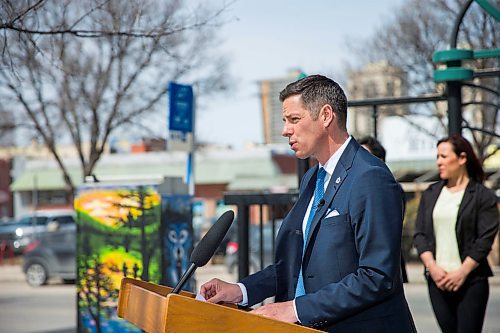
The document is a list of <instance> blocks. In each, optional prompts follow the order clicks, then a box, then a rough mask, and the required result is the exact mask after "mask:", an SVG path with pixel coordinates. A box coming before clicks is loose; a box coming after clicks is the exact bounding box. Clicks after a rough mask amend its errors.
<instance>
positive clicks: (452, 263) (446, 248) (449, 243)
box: [432, 186, 464, 272]
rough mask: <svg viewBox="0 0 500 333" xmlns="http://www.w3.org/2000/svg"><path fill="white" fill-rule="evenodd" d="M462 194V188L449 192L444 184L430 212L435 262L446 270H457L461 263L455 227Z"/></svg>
mask: <svg viewBox="0 0 500 333" xmlns="http://www.w3.org/2000/svg"><path fill="white" fill-rule="evenodd" d="M463 196H464V190H462V191H458V192H450V191H449V190H448V188H447V187H446V186H443V189H442V190H441V194H439V198H438V199H437V201H436V205H435V206H434V211H433V212H432V220H433V225H434V238H435V239H436V263H437V264H438V265H439V266H440V267H442V268H443V269H444V270H445V271H447V272H449V271H454V270H457V269H458V268H459V267H460V266H461V265H462V260H461V259H460V253H459V252H458V243H457V237H456V231H455V227H456V224H457V216H458V208H459V207H460V202H462V198H463Z"/></svg>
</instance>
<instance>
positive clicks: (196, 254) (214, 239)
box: [190, 210, 234, 267]
mask: <svg viewBox="0 0 500 333" xmlns="http://www.w3.org/2000/svg"><path fill="white" fill-rule="evenodd" d="M233 219H234V212H233V211H232V210H228V211H227V212H225V213H224V214H222V215H221V217H219V219H218V220H217V222H215V224H214V225H213V226H212V227H211V228H210V229H209V230H208V231H207V233H206V234H205V236H203V238H202V239H201V240H200V241H199V243H198V245H197V246H196V247H195V248H194V250H193V252H191V258H190V260H191V262H192V263H193V264H195V265H196V267H202V266H205V265H206V263H207V262H208V261H209V260H210V258H212V256H213V255H214V253H215V250H217V247H218V246H219V244H220V243H221V242H222V240H223V239H224V236H226V234H227V231H228V230H229V227H230V226H231V223H232V222H233Z"/></svg>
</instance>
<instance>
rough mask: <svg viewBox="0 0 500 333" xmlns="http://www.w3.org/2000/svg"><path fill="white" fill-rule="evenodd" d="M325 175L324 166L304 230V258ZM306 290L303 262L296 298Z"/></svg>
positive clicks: (319, 171) (319, 174) (323, 191)
mask: <svg viewBox="0 0 500 333" xmlns="http://www.w3.org/2000/svg"><path fill="white" fill-rule="evenodd" d="M325 175H326V171H325V169H323V168H320V169H319V170H318V175H317V176H316V187H315V189H314V199H313V204H312V206H311V211H310V213H309V217H308V218H307V224H306V229H305V232H304V247H303V248H302V258H304V252H305V250H306V242H307V236H308V235H309V229H310V228H311V222H312V220H313V217H314V214H315V213H316V209H317V208H318V204H319V202H320V201H321V199H323V195H324V194H325ZM301 262H302V261H301ZM305 293H306V290H305V288H304V277H303V276H302V264H301V265H300V271H299V279H298V280H297V288H296V289H295V298H297V297H299V296H302V295H305Z"/></svg>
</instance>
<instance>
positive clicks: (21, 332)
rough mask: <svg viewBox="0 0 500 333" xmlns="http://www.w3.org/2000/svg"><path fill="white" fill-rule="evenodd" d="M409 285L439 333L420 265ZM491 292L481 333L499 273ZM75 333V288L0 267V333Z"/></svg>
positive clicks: (429, 330)
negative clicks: (39, 282) (31, 282)
mask: <svg viewBox="0 0 500 333" xmlns="http://www.w3.org/2000/svg"><path fill="white" fill-rule="evenodd" d="M408 272H409V277H410V281H411V283H409V284H405V291H406V296H407V299H408V303H409V305H410V308H411V311H412V313H413V317H414V319H415V322H416V325H417V329H418V331H419V332H425V333H438V332H439V329H438V328H437V324H436V322H435V320H434V316H433V314H432V311H431V309H430V303H429V300H428V296H427V288H426V286H425V284H424V282H423V277H422V274H421V272H422V270H421V266H420V265H419V264H411V265H408ZM212 277H218V278H221V279H226V280H229V281H235V279H236V275H235V274H228V273H227V268H226V267H225V266H224V265H222V264H210V263H209V264H208V265H207V266H205V267H202V268H199V269H198V270H197V272H196V279H197V282H198V284H200V283H203V282H205V281H208V280H209V279H210V278H212ZM490 283H491V291H490V300H489V303H488V310H487V315H486V322H485V327H484V330H483V331H484V332H486V333H499V332H500V272H499V271H498V269H497V276H496V277H494V278H493V279H491V280H490ZM35 332H43V333H70V332H71V333H74V332H76V291H75V286H74V285H65V284H63V283H62V282H61V281H59V280H52V281H50V282H49V284H48V285H47V286H43V287H39V288H33V287H30V286H28V284H27V283H26V282H25V281H24V276H23V274H22V272H21V268H20V266H19V265H18V264H16V265H8V264H5V263H4V265H3V266H0V333H35Z"/></svg>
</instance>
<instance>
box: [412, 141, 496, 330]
mask: <svg viewBox="0 0 500 333" xmlns="http://www.w3.org/2000/svg"><path fill="white" fill-rule="evenodd" d="M436 164H437V167H438V170H439V176H440V178H441V180H440V181H439V182H437V183H434V184H432V185H431V186H429V188H428V189H427V190H426V191H425V192H424V193H423V194H422V198H421V201H420V206H419V209H418V215H417V221H416V227H415V235H414V243H415V247H416V248H417V250H418V254H419V256H420V259H421V260H422V262H423V264H424V266H425V271H426V277H427V281H428V287H429V296H430V299H431V304H432V308H433V310H434V314H435V315H436V319H437V321H438V324H439V326H440V327H441V330H442V331H443V332H445V333H448V332H450V333H451V332H453V333H454V332H481V330H482V326H483V322H484V315H485V312H486V304H487V302H488V296H489V283H488V277H489V276H492V275H493V273H492V271H491V268H490V266H489V264H488V261H487V256H488V253H489V252H490V250H491V246H492V243H493V240H494V238H495V236H496V233H497V230H498V209H497V198H496V196H495V194H494V193H493V192H492V191H491V190H489V189H488V188H486V187H485V186H484V185H482V182H483V181H484V177H485V175H484V171H483V168H482V166H481V163H480V162H479V160H478V158H477V157H476V154H474V151H473V150H472V146H471V145H470V143H469V142H468V141H467V140H466V139H465V138H463V137H461V136H459V135H452V136H449V137H447V138H444V139H441V140H439V141H438V144H437V161H436Z"/></svg>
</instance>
